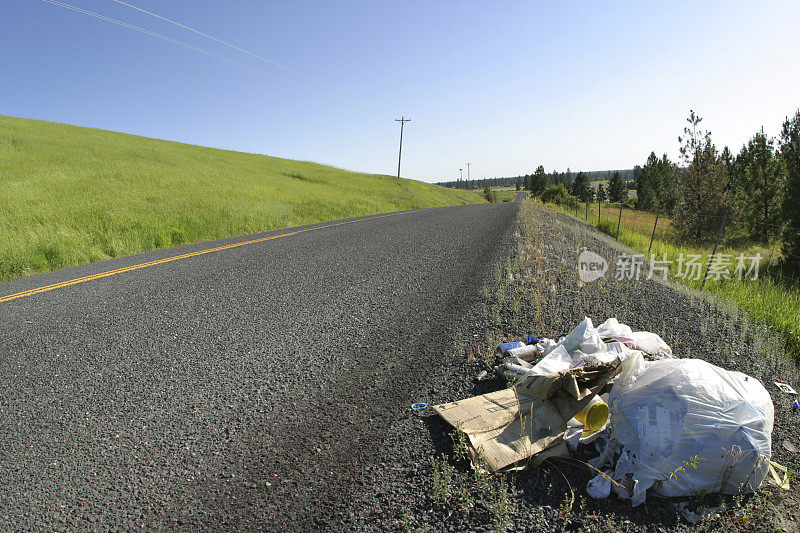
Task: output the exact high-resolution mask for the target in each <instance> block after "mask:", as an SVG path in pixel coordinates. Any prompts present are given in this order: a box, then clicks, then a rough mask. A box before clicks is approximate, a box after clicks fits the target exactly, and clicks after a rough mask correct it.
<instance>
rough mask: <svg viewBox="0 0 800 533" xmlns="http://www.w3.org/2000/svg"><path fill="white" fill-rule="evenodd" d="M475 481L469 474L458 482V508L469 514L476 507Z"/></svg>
mask: <svg viewBox="0 0 800 533" xmlns="http://www.w3.org/2000/svg"><path fill="white" fill-rule="evenodd" d="M473 489H474V482H473V481H472V479H471V478H470V476H469V474H467V475H466V476H464V479H463V481H462V482H461V483H459V484H458V508H459V510H460V511H461V512H462V513H464V514H467V515H468V514H469V513H470V512H471V511H472V510H473V509H474V508H475V497H474V496H473V493H472V492H473Z"/></svg>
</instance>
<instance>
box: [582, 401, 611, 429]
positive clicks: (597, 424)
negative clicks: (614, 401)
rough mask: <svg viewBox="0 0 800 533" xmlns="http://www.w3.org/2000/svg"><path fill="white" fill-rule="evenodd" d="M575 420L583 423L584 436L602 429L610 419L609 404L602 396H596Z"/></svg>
mask: <svg viewBox="0 0 800 533" xmlns="http://www.w3.org/2000/svg"><path fill="white" fill-rule="evenodd" d="M575 420H577V421H578V422H580V423H581V424H583V434H584V436H585V435H590V434H592V433H594V432H596V431H600V430H601V429H603V426H605V425H606V422H607V421H608V404H606V402H604V401H603V400H602V399H601V398H600V396H595V397H594V398H592V400H591V401H590V402H589V405H587V406H586V407H584V408H583V409H581V411H580V412H579V413H578V414H577V415H575Z"/></svg>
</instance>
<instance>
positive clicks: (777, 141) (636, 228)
mask: <svg viewBox="0 0 800 533" xmlns="http://www.w3.org/2000/svg"><path fill="white" fill-rule="evenodd" d="M701 122H702V119H701V118H700V117H699V116H698V115H697V114H696V113H695V112H694V111H692V112H691V113H690V115H689V117H688V118H687V127H686V128H685V129H684V131H683V135H681V136H680V137H679V142H680V154H681V161H680V162H677V163H676V162H673V161H670V159H669V158H668V157H667V156H666V155H663V156H661V157H658V156H657V155H656V153H655V152H652V153H651V154H650V156H649V157H648V158H647V161H646V162H645V164H644V165H643V166H638V165H637V166H636V167H634V169H633V170H632V171H631V172H630V173H627V172H620V171H614V172H613V173H612V174H611V176H610V178H609V179H608V181H607V182H605V181H602V182H599V183H596V184H594V185H593V184H592V182H591V181H590V179H589V175H588V174H587V173H584V172H578V173H577V174H576V175H575V176H573V175H572V174H571V172H570V171H569V170H567V172H566V173H558V172H552V173H550V174H548V173H546V172H545V170H544V168H543V167H541V166H539V167H538V168H537V169H536V171H535V172H534V173H533V174H530V175H527V176H525V177H524V180H523V184H522V186H523V187H524V188H525V189H526V190H528V191H530V193H531V194H532V195H534V196H537V197H539V198H540V199H541V200H542V201H543V202H545V203H548V204H551V205H555V206H558V208H559V209H561V210H562V211H564V212H567V213H570V214H572V215H573V216H577V217H580V218H583V219H585V220H587V221H588V222H589V223H591V224H593V225H595V226H597V227H598V228H599V229H600V230H602V231H604V232H605V233H608V234H609V235H611V236H613V237H616V236H617V233H619V240H620V241H621V242H623V243H625V244H626V245H628V246H629V247H631V248H632V249H634V250H635V251H637V252H639V253H641V254H643V257H642V258H643V259H644V260H646V261H648V262H650V264H651V265H652V264H654V262H659V264H660V265H661V266H662V267H664V268H666V269H667V271H668V272H669V277H670V278H671V279H673V280H676V281H680V282H682V283H685V284H687V285H689V286H691V287H693V288H697V289H700V288H703V289H704V290H707V291H710V292H711V293H713V294H715V295H718V296H720V297H722V298H725V299H727V300H730V301H732V302H734V303H735V304H736V305H737V306H738V307H739V308H740V309H742V310H744V311H746V312H747V313H748V314H749V315H750V316H751V317H753V318H754V319H756V320H758V321H760V322H763V323H764V324H766V325H767V326H769V327H770V328H772V329H774V330H776V331H778V332H780V333H781V334H782V336H783V337H784V338H785V339H786V343H787V348H788V351H789V352H791V354H792V355H793V356H794V357H795V358H797V359H800V111H798V112H796V113H795V114H794V116H792V117H788V118H787V119H786V121H785V122H784V123H783V125H782V128H781V133H780V135H779V137H778V138H770V137H768V136H767V135H766V134H765V133H764V130H763V128H761V129H760V130H759V131H757V132H756V133H755V134H754V135H753V137H752V138H751V139H750V140H749V141H748V142H747V143H746V144H745V145H744V146H742V147H741V149H740V150H739V152H738V153H737V154H736V155H734V153H733V152H732V151H731V150H730V149H729V148H728V147H724V148H722V149H719V148H718V147H717V146H716V145H715V144H714V142H713V140H712V137H711V132H709V131H706V130H703V129H701V127H700V123H701ZM627 176H629V177H630V178H631V179H630V180H627V179H626V177H627ZM621 206H622V213H621V217H620V209H621ZM598 211H599V213H598ZM656 216H658V225H655V219H656ZM654 227H655V234H653V229H654ZM651 237H654V238H653V242H652V246H651V243H650V240H651ZM717 238H720V242H719V246H718V248H717V252H716V255H715V256H714V261H713V263H709V259H710V257H711V256H712V254H713V250H714V248H715V245H716V241H717ZM648 253H649V254H650V255H647V254H648ZM644 256H646V257H644ZM693 256H694V257H696V259H695V262H696V263H698V264H699V268H698V271H699V275H698V276H687V275H686V273H687V270H686V268H687V266H686V261H687V260H689V259H690V258H692V257H693ZM697 256H699V257H697ZM756 264H757V277H756V276H754V274H755V268H754V265H756ZM709 265H710V267H711V268H709ZM611 266H612V268H613V265H611ZM723 267H727V270H726V271H725V273H724V274H720V273H719V272H721V270H722V269H723ZM741 267H744V270H742V271H740V272H739V273H737V270H736V269H737V268H740V269H741ZM707 272H708V273H710V275H709V276H708V277H707V279H706V281H705V284H703V279H704V278H706V273H707ZM741 273H744V274H745V275H743V276H742V275H739V274H741ZM754 278H755V279H754Z"/></svg>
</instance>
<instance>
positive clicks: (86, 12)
mask: <svg viewBox="0 0 800 533" xmlns="http://www.w3.org/2000/svg"><path fill="white" fill-rule="evenodd" d="M42 2H46V3H48V4H53V5H56V6H59V7H63V8H65V9H69V10H72V11H76V12H78V13H82V14H84V15H89V16H90V17H94V18H97V19H100V20H105V21H107V22H111V23H112V24H117V25H119V26H122V27H124V28H128V29H131V30H134V31H138V32H140V33H144V34H146V35H150V36H152V37H156V38H158V39H162V40H164V41H167V42H170V43H173V44H177V45H179V46H183V47H184V48H188V49H189V50H194V51H195V52H200V53H201V54H205V55H207V56H210V57H213V58H215V59H219V60H220V61H225V62H226V63H230V64H232V65H236V66H238V67H242V68H245V69H247V70H250V71H253V72H257V73H259V74H266V73H265V72H263V71H261V70H258V69H257V68H253V67H251V66H249V65H245V64H244V63H239V62H238V61H234V60H233V59H229V58H227V57H225V56H221V55H219V54H215V53H214V52H211V51H209V50H206V49H204V48H200V47H198V46H194V45H193V44H189V43H185V42H183V41H179V40H177V39H173V38H172V37H167V36H166V35H162V34H160V33H156V32H154V31H150V30H148V29H146V28H142V27H140V26H134V25H133V24H128V23H127V22H123V21H121V20H117V19H113V18H111V17H106V16H105V15H101V14H100V13H95V12H94V11H89V10H86V9H81V8H79V7H75V6H73V5H70V4H65V3H63V2H57V1H56V0H42Z"/></svg>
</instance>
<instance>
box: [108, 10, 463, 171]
mask: <svg viewBox="0 0 800 533" xmlns="http://www.w3.org/2000/svg"><path fill="white" fill-rule="evenodd" d="M112 1H113V2H116V3H117V4H120V5H123V6H126V7H129V8H131V9H135V10H136V11H139V12H141V13H145V14H147V15H150V16H152V17H155V18H157V19H160V20H163V21H165V22H169V23H170V24H174V25H175V26H178V27H179V28H183V29H185V30H187V31H190V32H192V33H195V34H197V35H200V36H202V37H206V38H208V39H211V40H213V41H215V42H217V43H219V44H222V45H224V46H227V47H229V48H232V49H234V50H236V51H238V52H241V53H243V54H247V55H249V56H251V57H254V58H256V59H259V60H261V61H264V62H265V63H268V64H270V65H272V66H275V67H277V68H280V69H282V70H284V71H286V72H289V73H291V74H294V75H296V76H299V77H301V78H303V79H305V80H308V81H310V82H312V83H315V84H317V85H319V86H320V87H323V88H325V89H328V90H330V91H332V92H334V93H336V94H337V95H339V96H344V97H347V98H349V99H351V100H352V101H353V102H355V103H356V104H358V105H361V106H366V107H371V108H372V109H373V110H375V111H380V112H384V111H388V109H384V108H383V107H379V106H377V105H374V104H370V103H365V102H364V101H363V100H361V99H360V98H359V97H356V96H355V95H351V94H349V93H346V92H343V91H340V90H339V89H337V88H336V87H333V86H331V85H329V84H327V83H325V82H323V81H320V80H318V79H316V78H313V77H311V76H309V75H307V74H304V73H302V72H299V71H297V70H295V69H293V68H291V67H288V66H286V65H282V64H280V63H278V62H276V61H273V60H271V59H268V58H266V57H264V56H262V55H260V54H257V53H256V52H253V51H251V50H247V49H245V48H242V47H240V46H237V45H235V44H233V43H231V42H229V41H226V40H224V39H221V38H219V37H215V36H213V35H210V34H208V33H206V32H203V31H201V30H198V29H197V28H192V27H191V26H187V25H186V24H183V23H181V22H178V21H176V20H172V19H170V18H167V17H165V16H163V15H159V14H158V13H154V12H152V11H148V10H146V9H143V8H141V7H138V6H135V5H132V4H129V3H128V2H124V1H123V0H112ZM428 144H429V145H430V146H431V147H432V148H434V149H436V150H438V151H439V152H440V153H442V154H443V155H445V156H446V157H448V158H450V159H452V160H453V161H459V158H458V157H456V156H455V155H453V154H452V153H450V152H449V150H447V149H445V148H444V147H443V146H441V145H439V144H438V143H436V142H433V141H431V140H428Z"/></svg>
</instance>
